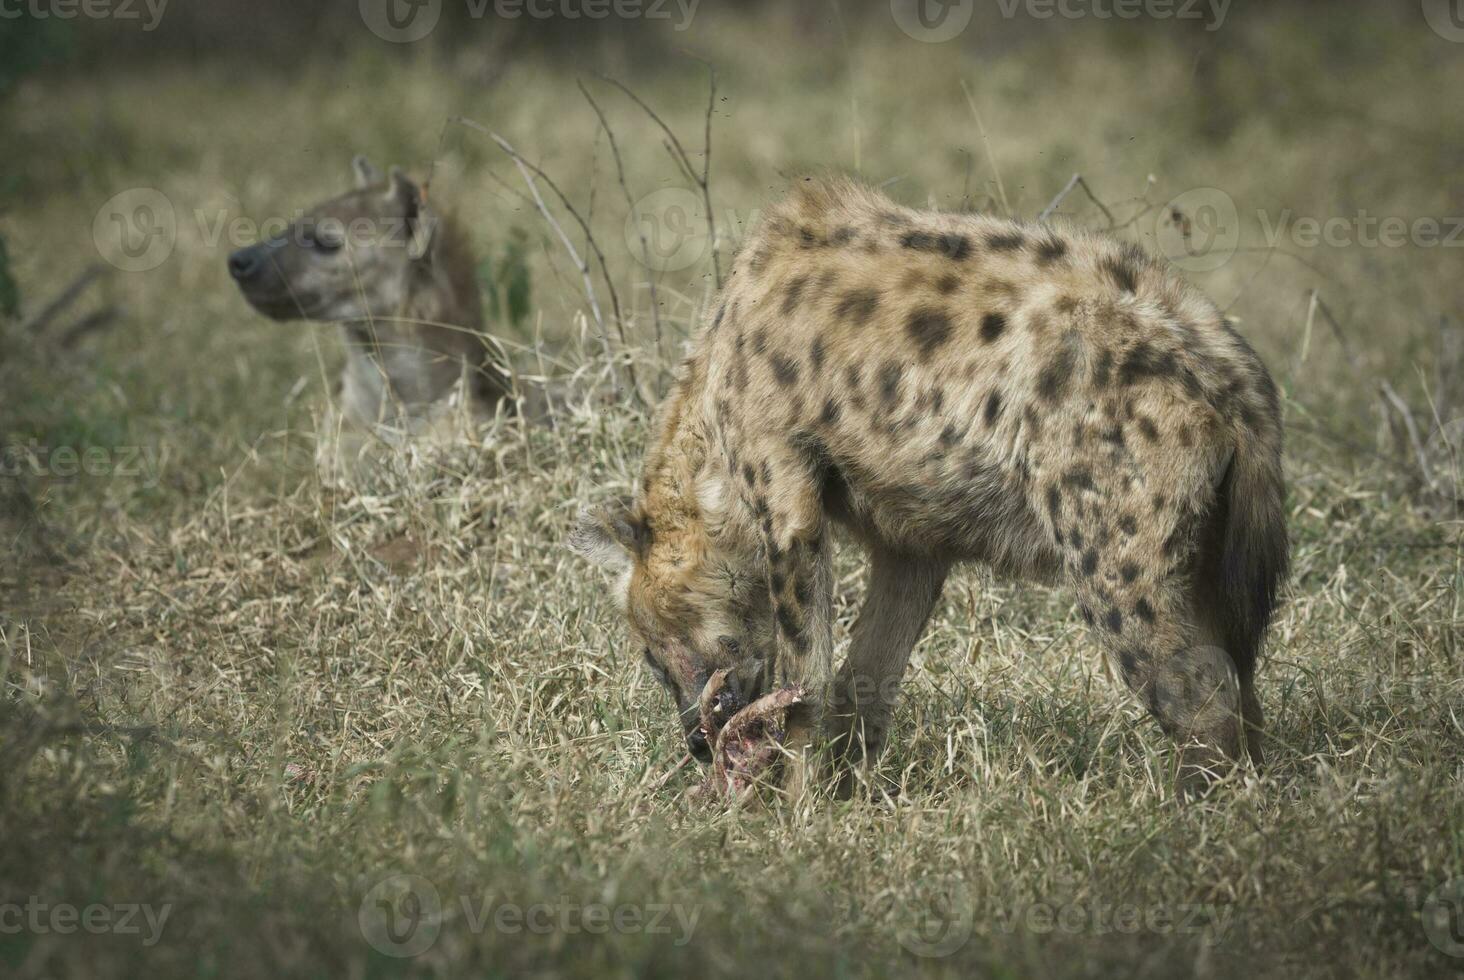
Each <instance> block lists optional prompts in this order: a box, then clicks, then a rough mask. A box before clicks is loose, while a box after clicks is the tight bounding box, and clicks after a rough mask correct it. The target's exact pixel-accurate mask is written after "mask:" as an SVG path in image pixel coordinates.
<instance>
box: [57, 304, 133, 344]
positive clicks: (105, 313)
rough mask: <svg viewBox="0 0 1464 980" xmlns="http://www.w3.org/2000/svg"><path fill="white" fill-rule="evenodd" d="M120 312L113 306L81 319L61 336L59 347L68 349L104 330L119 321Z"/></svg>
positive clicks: (105, 307)
mask: <svg viewBox="0 0 1464 980" xmlns="http://www.w3.org/2000/svg"><path fill="white" fill-rule="evenodd" d="M121 316H122V311H121V310H119V309H118V308H117V307H115V306H104V307H102V308H101V309H100V310H95V311H93V312H91V313H88V314H87V315H86V316H84V317H82V318H81V319H80V320H78V321H76V323H74V324H72V326H71V328H70V329H69V330H67V331H66V332H65V333H64V334H62V335H61V346H62V347H66V348H70V347H74V346H76V344H77V342H78V341H80V340H81V339H82V338H83V337H85V336H87V335H88V334H94V333H98V332H100V331H102V330H106V329H108V328H109V327H111V326H112V325H113V324H115V323H116V322H117V321H118V320H119V319H121Z"/></svg>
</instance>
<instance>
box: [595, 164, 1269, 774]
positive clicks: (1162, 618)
mask: <svg viewBox="0 0 1464 980" xmlns="http://www.w3.org/2000/svg"><path fill="white" fill-rule="evenodd" d="M1283 496H1284V487H1283V483H1282V470H1281V422H1280V413H1279V407H1278V400H1277V393H1276V388H1275V386H1274V384H1273V383H1272V381H1271V378H1270V376H1269V375H1268V373H1267V371H1266V368H1265V367H1264V366H1263V365H1262V363H1261V361H1260V359H1259V358H1258V357H1257V356H1256V354H1255V352H1254V351H1253V350H1252V349H1251V347H1250V346H1249V345H1248V344H1247V343H1246V342H1245V341H1244V340H1243V339H1242V338H1241V337H1240V336H1239V335H1238V334H1237V333H1236V332H1235V331H1234V330H1233V329H1231V327H1230V326H1229V324H1227V323H1226V321H1225V319H1224V318H1223V317H1222V316H1221V314H1220V312H1219V311H1218V310H1217V309H1216V307H1215V306H1214V304H1213V303H1211V302H1210V301H1209V300H1208V299H1206V298H1205V297H1204V296H1203V295H1201V294H1200V293H1199V292H1198V291H1197V290H1195V289H1194V288H1192V287H1191V286H1189V285H1187V284H1186V283H1185V282H1183V281H1182V280H1181V279H1180V278H1178V277H1177V276H1176V275H1175V274H1174V273H1172V272H1171V271H1170V270H1169V269H1168V268H1167V267H1166V266H1165V265H1164V264H1162V263H1161V262H1158V261H1156V260H1154V259H1152V258H1150V257H1148V256H1147V255H1146V254H1145V253H1144V252H1143V251H1141V250H1140V249H1139V248H1137V247H1135V246H1133V245H1129V244H1124V243H1121V242H1118V241H1115V240H1114V239H1112V238H1109V237H1106V236H1102V235H1098V234H1091V233H1088V232H1083V231H1074V230H1069V229H1061V228H1055V227H1051V226H1045V225H1032V224H1023V223H1018V222H1014V221H1007V220H1001V219H997V218H992V217H985V216H978V215H969V214H942V213H936V212H930V211H917V210H911V209H908V208H903V207H899V206H897V205H895V204H894V203H892V202H891V201H889V200H888V199H886V198H885V197H883V196H882V195H880V194H878V193H877V192H875V191H872V190H870V189H868V188H865V187H863V186H860V185H858V184H856V183H854V182H852V181H846V180H817V179H809V180H806V181H803V182H801V184H800V186H799V187H798V188H797V189H796V190H795V192H794V193H793V194H791V196H790V197H789V198H788V199H786V200H785V201H783V202H782V203H781V204H779V205H777V206H776V207H775V208H773V209H772V210H771V211H770V212H769V214H768V215H767V217H766V219H765V220H764V221H763V222H762V223H761V224H760V227H759V229H758V231H757V232H756V233H755V234H754V235H753V236H752V238H751V239H750V240H749V241H748V243H747V244H746V246H745V247H744V249H743V250H742V253H741V254H740V255H739V257H738V259H737V262H736V264H735V267H734V271H733V273H732V277H731V280H730V283H729V285H728V286H727V288H726V290H725V293H724V295H723V296H722V297H721V298H720V301H719V305H718V306H717V308H716V314H715V317H714V319H713V320H712V321H711V323H710V325H709V326H707V328H706V329H705V331H704V332H703V333H702V334H701V336H700V338H699V339H698V340H697V342H696V345H695V350H694V352H693V353H692V355H691V356H690V357H689V358H688V359H687V361H686V362H685V364H684V365H683V367H682V370H681V374H680V377H679V380H678V382H677V384H676V387H675V389H674V391H673V392H672V393H671V394H670V396H669V397H668V398H667V399H666V401H665V403H664V404H663V405H662V406H661V408H660V411H659V417H658V420H657V422H656V425H655V432H654V436H653V442H652V446H651V449H650V451H649V453H648V455H647V458H646V461H645V469H644V474H643V477H642V479H641V482H640V485H639V487H638V492H637V493H636V494H635V496H634V498H633V499H630V500H624V501H621V502H618V503H616V504H614V505H611V506H608V507H604V506H602V507H600V508H598V509H591V510H587V511H585V512H584V513H583V514H582V515H581V520H580V524H579V526H578V527H577V529H576V531H575V533H574V535H573V537H572V544H573V545H574V547H575V548H576V550H578V551H579V552H581V553H582V554H586V555H589V556H591V557H594V558H596V559H598V560H600V561H601V562H603V563H606V564H610V565H613V566H615V567H618V568H619V569H621V570H622V571H623V572H624V576H623V579H622V583H621V588H622V589H623V592H624V605H625V608H626V610H627V612H628V614H629V619H630V629H631V633H632V635H633V637H634V638H635V639H636V640H637V641H638V642H639V643H640V644H642V645H643V646H644V648H645V656H646V658H647V660H648V661H649V663H650V666H651V669H652V670H653V671H654V672H655V673H656V675H657V676H658V677H659V678H660V679H661V680H662V681H663V682H664V684H665V685H666V687H667V688H669V690H670V691H671V693H672V695H673V696H674V698H675V700H676V702H677V705H678V708H679V709H680V711H681V716H682V719H683V722H684V724H685V727H686V735H687V738H688V741H689V743H690V745H691V747H692V749H693V751H694V752H695V753H696V754H698V755H700V756H703V757H705V755H706V754H707V746H706V745H705V738H704V735H703V733H702V731H701V730H700V727H699V726H698V724H697V721H696V719H697V710H696V706H697V698H698V692H699V691H700V690H701V688H702V687H703V685H704V684H705V683H706V680H707V678H708V677H709V676H710V675H711V674H712V673H713V672H715V671H719V670H721V669H724V668H731V669H732V671H733V676H734V677H735V679H736V682H737V684H738V685H739V687H740V688H741V694H742V700H743V701H744V702H745V701H746V700H747V699H749V698H751V697H753V696H755V695H757V694H760V693H766V692H767V691H769V690H770V689H771V688H773V687H783V686H789V685H801V686H802V687H803V688H804V689H805V691H806V692H807V693H808V695H809V696H808V701H809V703H810V707H811V711H810V714H809V717H808V718H807V719H806V720H805V721H804V723H803V725H802V727H801V729H800V730H799V731H797V732H794V733H793V734H792V738H793V741H794V744H795V747H807V746H809V745H811V744H812V743H813V739H814V736H813V733H814V732H815V731H816V730H817V727H818V726H819V725H820V724H821V725H822V726H823V728H824V730H825V731H826V733H827V734H828V736H829V737H831V738H832V739H833V740H834V741H835V742H836V743H839V744H841V746H842V751H843V753H844V756H845V758H847V759H860V758H866V759H867V758H871V757H873V755H874V753H875V752H877V751H878V749H879V748H880V747H881V745H882V743H883V741H884V738H885V733H886V730H887V728H888V725H889V718H890V712H891V707H892V705H893V702H894V698H895V694H896V691H897V689H898V684H899V679H900V677H901V676H902V674H903V672H904V670H905V666H906V664H907V662H908V660H909V657H910V651H911V649H912V648H913V646H914V644H915V642H916V641H917V640H918V638H919V636H920V634H921V632H922V631H923V629H924V627H925V623H926V621H927V619H928V618H929V616H930V614H931V610H932V608H933V607H934V605H935V603H936V601H937V598H938V597H939V595H940V592H941V588H942V584H943V583H944V581H945V578H946V575H947V573H948V571H949V569H950V568H951V566H952V565H954V564H955V563H957V562H963V561H980V562H985V563H987V564H988V565H990V566H992V567H993V568H995V569H997V570H999V571H1001V572H1003V573H1006V574H1008V575H1013V576H1020V577H1022V578H1026V579H1034V580H1038V581H1061V582H1064V583H1066V584H1067V585H1068V586H1069V587H1070V588H1071V589H1072V591H1073V592H1074V593H1075V595H1076V598H1077V600H1078V603H1079V608H1080V609H1081V612H1082V616H1083V619H1084V620H1085V621H1087V622H1088V623H1089V624H1091V625H1092V627H1093V630H1094V631H1095V632H1096V633H1097V635H1098V637H1099V639H1100V640H1101V642H1102V645H1103V647H1104V648H1105V650H1106V651H1107V653H1108V655H1109V656H1110V658H1111V660H1112V662H1113V663H1114V665H1115V666H1116V668H1117V670H1118V672H1119V673H1120V674H1121V676H1122V677H1123V679H1124V681H1125V682H1126V684H1127V685H1128V687H1129V688H1130V689H1131V690H1132V691H1133V693H1134V694H1135V695H1136V696H1137V697H1138V698H1139V700H1140V701H1141V702H1142V703H1143V704H1144V706H1145V707H1146V708H1147V709H1148V710H1149V711H1150V712H1151V713H1152V714H1153V716H1154V717H1155V718H1156V719H1157V720H1158V721H1159V724H1160V725H1161V726H1162V727H1163V729H1164V730H1165V731H1166V732H1168V733H1169V734H1170V735H1172V736H1173V737H1175V738H1176V739H1178V740H1179V741H1180V742H1181V743H1182V744H1183V745H1184V746H1185V749H1184V751H1183V753H1182V755H1181V759H1182V763H1183V766H1184V768H1185V771H1186V772H1187V773H1196V772H1198V771H1199V770H1200V769H1202V768H1203V769H1206V770H1210V769H1214V768H1216V767H1217V766H1221V765H1223V764H1225V763H1227V762H1228V761H1230V760H1235V759H1238V758H1239V757H1240V755H1241V753H1242V751H1244V750H1246V749H1247V748H1248V750H1249V753H1250V755H1251V756H1252V758H1253V759H1254V760H1255V761H1256V762H1257V763H1259V762H1260V758H1261V750H1260V740H1259V737H1258V736H1259V732H1260V728H1261V723H1262V718H1261V707H1260V702H1259V701H1258V700H1257V697H1256V693H1255V669H1256V659H1257V652H1258V649H1259V647H1260V644H1261V640H1262V635H1263V633H1264V632H1265V630H1266V627H1267V624H1268V622H1269V620H1270V618H1271V613H1272V608H1273V605H1274V603H1275V600H1276V594H1277V589H1278V587H1279V585H1280V583H1281V581H1282V579H1283V578H1284V575H1285V572H1286V568H1287V562H1288V547H1287V541H1286V522H1285V514H1284V510H1283ZM833 525H839V526H842V527H843V528H845V529H847V530H848V531H849V532H850V534H851V536H852V537H853V538H854V539H855V540H856V541H858V542H859V543H860V544H861V545H862V546H863V547H864V549H865V550H866V551H867V552H868V553H869V556H870V562H871V565H870V571H869V580H868V593H867V597H866V600H865V604H864V608H863V610H862V611H861V613H860V615H859V617H858V620H857V622H856V623H855V625H854V630H853V642H852V645H851V647H850V649H849V653H848V657H847V659H846V660H845V662H844V664H843V666H842V668H841V669H840V670H839V671H838V673H837V675H835V674H834V672H833V669H832V662H833V649H832V645H833V641H832V631H831V626H830V605H831V599H830V593H831V586H832V582H831V572H830V529H831V527H832V526H833Z"/></svg>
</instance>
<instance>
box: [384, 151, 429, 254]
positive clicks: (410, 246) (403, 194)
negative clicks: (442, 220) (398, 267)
mask: <svg viewBox="0 0 1464 980" xmlns="http://www.w3.org/2000/svg"><path fill="white" fill-rule="evenodd" d="M386 198H387V200H388V201H391V202H394V203H395V204H397V205H398V206H399V207H400V208H401V209H402V214H403V216H405V218H406V219H407V257H408V258H410V259H411V260H412V261H413V262H416V261H417V260H419V259H424V258H427V257H428V256H430V255H431V254H432V241H433V239H434V238H436V236H437V213H436V212H435V211H433V210H432V208H430V207H428V205H427V195H426V194H424V193H423V192H422V188H420V187H418V186H417V185H416V184H415V183H413V182H412V179H411V178H410V177H408V176H407V175H406V174H404V173H402V171H401V168H400V167H392V168H391V173H390V175H389V176H388V177H387V189H386Z"/></svg>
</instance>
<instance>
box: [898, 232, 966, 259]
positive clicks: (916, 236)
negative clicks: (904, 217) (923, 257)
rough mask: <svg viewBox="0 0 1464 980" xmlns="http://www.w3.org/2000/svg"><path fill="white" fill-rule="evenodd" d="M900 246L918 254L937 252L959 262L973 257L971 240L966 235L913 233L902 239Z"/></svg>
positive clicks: (906, 234) (908, 233)
mask: <svg viewBox="0 0 1464 980" xmlns="http://www.w3.org/2000/svg"><path fill="white" fill-rule="evenodd" d="M900 244H901V245H903V246H904V247H905V248H909V249H914V250H915V251H917V252H936V253H938V254H940V255H944V256H945V257H946V258H948V259H954V260H955V261H957V262H962V261H965V260H966V259H968V258H970V256H971V240H970V239H969V238H967V237H966V236H965V235H956V234H946V233H938V232H930V231H911V232H906V233H905V234H904V235H903V236H902V237H901V238H900Z"/></svg>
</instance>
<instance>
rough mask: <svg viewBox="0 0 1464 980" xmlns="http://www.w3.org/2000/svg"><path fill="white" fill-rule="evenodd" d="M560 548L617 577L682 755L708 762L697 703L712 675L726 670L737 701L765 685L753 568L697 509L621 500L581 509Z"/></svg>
mask: <svg viewBox="0 0 1464 980" xmlns="http://www.w3.org/2000/svg"><path fill="white" fill-rule="evenodd" d="M570 547H571V548H572V549H573V550H574V551H575V552H577V553H578V554H580V555H581V556H583V557H585V558H588V559H589V560H590V561H592V562H595V563H596V564H598V565H601V566H604V567H606V568H609V569H611V570H612V571H614V572H616V573H618V575H619V580H618V583H617V585H616V593H617V599H618V600H619V601H620V604H621V606H622V608H623V609H624V610H625V613H626V617H627V619H628V621H629V632H630V639H631V642H632V643H634V644H635V645H637V646H639V647H640V649H641V656H642V657H643V658H644V659H645V662H646V666H647V667H649V668H650V671H651V673H652V674H653V675H655V677H656V679H657V680H658V681H660V683H661V685H662V686H663V687H665V688H666V690H667V692H668V693H669V694H670V695H671V698H672V700H673V701H675V703H676V710H677V714H678V716H679V717H680V719H681V726H682V729H683V730H684V731H685V733H686V743H687V746H688V747H689V748H690V749H691V752H692V754H693V755H694V756H696V757H697V758H698V759H700V760H701V761H703V762H705V761H707V760H709V759H710V758H711V749H710V747H709V746H708V744H707V738H706V733H705V732H703V731H702V729H701V723H700V716H699V712H698V706H699V701H700V698H701V694H702V689H703V688H704V687H706V684H707V681H708V680H709V679H710V678H711V676H712V674H713V673H715V672H717V671H719V670H724V669H725V670H729V671H730V672H731V673H730V675H729V677H728V685H729V687H730V690H731V692H732V695H733V697H734V698H735V700H737V701H738V702H740V704H746V703H747V702H749V701H752V700H753V699H755V698H756V697H757V696H758V695H759V694H761V693H763V690H764V687H765V684H764V675H765V666H766V657H767V653H768V651H770V650H771V649H772V644H773V618H772V612H771V609H770V606H769V601H768V590H767V584H766V583H765V582H764V581H763V580H762V577H761V575H760V574H759V573H758V572H757V571H756V567H757V566H756V565H755V564H752V565H750V564H749V563H748V562H745V561H740V560H738V559H737V558H736V557H735V555H734V552H733V551H732V550H729V549H728V548H727V547H726V545H725V544H724V543H719V542H718V540H717V537H716V536H715V535H713V534H710V533H708V529H707V527H706V525H705V523H704V522H703V521H702V520H701V518H700V515H697V514H687V513H685V512H684V511H681V512H679V513H678V512H676V511H672V512H669V513H668V512H666V510H664V509H662V510H659V511H657V510H654V509H648V508H647V507H646V506H645V505H643V504H636V503H633V502H631V501H630V500H629V499H622V500H617V501H615V502H613V503H611V504H609V505H607V506H602V507H595V508H586V509H585V510H584V511H582V512H581V513H580V518H579V524H578V526H577V527H576V528H575V530H574V532H573V534H572V535H571V536H570Z"/></svg>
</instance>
